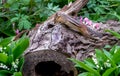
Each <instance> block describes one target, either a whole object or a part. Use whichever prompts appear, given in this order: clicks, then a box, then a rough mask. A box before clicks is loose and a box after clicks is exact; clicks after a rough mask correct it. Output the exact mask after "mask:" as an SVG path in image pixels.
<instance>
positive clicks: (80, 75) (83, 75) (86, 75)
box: [78, 72, 95, 76]
mask: <svg viewBox="0 0 120 76" xmlns="http://www.w3.org/2000/svg"><path fill="white" fill-rule="evenodd" d="M78 76H95V75H94V73H90V72H83V73H81V74H79V75H78Z"/></svg>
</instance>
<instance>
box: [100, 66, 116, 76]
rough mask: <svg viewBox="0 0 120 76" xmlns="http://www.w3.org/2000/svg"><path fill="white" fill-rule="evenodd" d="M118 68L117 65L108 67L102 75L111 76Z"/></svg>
mask: <svg viewBox="0 0 120 76" xmlns="http://www.w3.org/2000/svg"><path fill="white" fill-rule="evenodd" d="M115 69H116V67H114V68H110V69H107V70H106V71H105V72H104V73H103V75H102V76H110V74H111V73H112V72H113V71H114V70H115Z"/></svg>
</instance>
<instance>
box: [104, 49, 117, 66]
mask: <svg viewBox="0 0 120 76" xmlns="http://www.w3.org/2000/svg"><path fill="white" fill-rule="evenodd" d="M103 52H104V54H105V55H106V57H107V58H108V59H109V60H110V63H111V65H112V66H113V67H116V66H117V65H116V64H115V62H114V60H112V58H113V56H112V55H111V54H110V53H109V52H108V51H106V50H104V49H103Z"/></svg>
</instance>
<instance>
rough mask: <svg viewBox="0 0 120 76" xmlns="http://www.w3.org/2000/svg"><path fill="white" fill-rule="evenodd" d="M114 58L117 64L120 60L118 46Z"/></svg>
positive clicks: (119, 48)
mask: <svg viewBox="0 0 120 76" xmlns="http://www.w3.org/2000/svg"><path fill="white" fill-rule="evenodd" d="M113 60H114V62H115V63H116V64H117V63H118V62H120V47H116V49H115V53H114V54H113Z"/></svg>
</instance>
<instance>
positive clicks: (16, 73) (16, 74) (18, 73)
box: [12, 72, 22, 76]
mask: <svg viewBox="0 0 120 76" xmlns="http://www.w3.org/2000/svg"><path fill="white" fill-rule="evenodd" d="M12 76H22V73H21V72H14V74H13V75H12Z"/></svg>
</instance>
